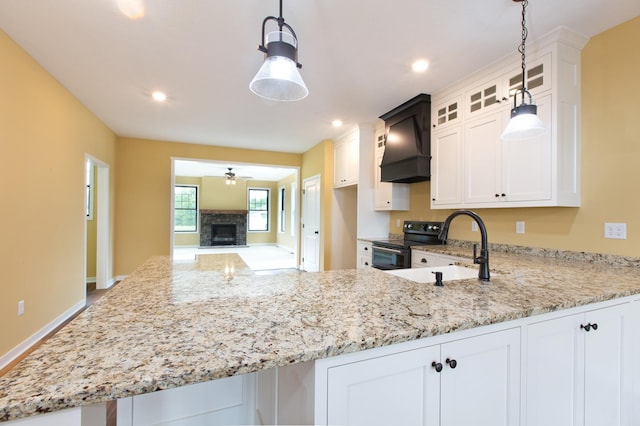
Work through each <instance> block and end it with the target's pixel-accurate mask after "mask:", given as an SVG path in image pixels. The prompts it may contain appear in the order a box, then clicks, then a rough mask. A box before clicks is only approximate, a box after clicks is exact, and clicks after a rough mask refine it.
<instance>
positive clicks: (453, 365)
mask: <svg viewBox="0 0 640 426" xmlns="http://www.w3.org/2000/svg"><path fill="white" fill-rule="evenodd" d="M445 362H446V363H447V365H448V366H449V367H451V368H456V367H457V366H458V361H456V360H455V359H449V358H447V359H446V360H445Z"/></svg>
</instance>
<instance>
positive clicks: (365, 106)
mask: <svg viewBox="0 0 640 426" xmlns="http://www.w3.org/2000/svg"><path fill="white" fill-rule="evenodd" d="M116 1H117V0H55V1H52V0H2V1H0V27H1V28H2V29H3V30H4V31H5V32H7V33H8V34H9V35H10V36H11V37H12V38H13V39H14V40H16V41H17V43H18V44H20V45H21V46H22V47H23V48H24V49H25V50H26V51H27V52H28V53H29V54H30V55H31V56H32V57H33V58H35V59H36V60H37V61H38V62H39V63H40V64H41V65H42V66H43V67H44V68H45V69H46V70H47V71H48V72H49V73H50V74H52V75H53V76H54V77H55V78H56V79H57V80H58V81H60V83H62V84H63V85H64V86H65V87H66V88H67V89H69V90H70V91H71V92H72V93H73V94H74V95H75V96H77V97H78V99H80V101H81V102H82V103H83V104H84V105H86V106H87V108H89V109H90V110H91V111H93V113H95V114H96V115H97V116H98V117H99V118H100V119H101V120H102V121H103V122H104V123H105V124H106V125H107V126H109V127H110V128H111V129H112V130H113V131H114V132H116V133H117V134H118V135H120V136H130V137H139V138H150V139H159V140H171V141H178V142H189V143H199V144H210V145H218V146H234V147H242V148H254V149H265V150H271V151H283V152H295V153H301V152H304V151H306V150H307V149H309V148H310V147H312V146H313V145H315V144H317V143H318V142H319V141H321V140H322V139H325V138H331V137H336V136H338V135H340V134H342V133H344V132H345V128H344V127H343V128H342V129H334V128H332V127H331V125H330V122H331V120H333V119H334V118H341V119H342V120H343V121H344V123H345V126H346V127H347V128H348V127H350V126H353V125H355V124H356V123H358V122H369V123H374V122H375V120H376V118H377V117H378V116H379V115H381V114H383V113H385V112H387V111H389V110H391V109H392V108H394V107H396V106H397V105H399V104H401V103H402V102H404V101H406V100H408V99H410V98H412V97H413V96H415V95H417V94H418V93H434V92H436V91H438V90H439V89H442V88H443V87H445V86H447V85H449V84H451V83H452V82H454V81H456V80H458V79H460V78H461V77H463V76H465V75H468V74H469V73H471V72H472V71H474V70H476V69H478V68H480V67H482V66H484V65H486V64H488V63H489V62H491V61H493V60H495V59H497V58H500V57H502V56H504V55H506V54H509V53H513V52H515V50H516V48H517V45H518V44H519V40H520V13H521V6H520V3H514V2H513V1H512V0H481V1H480V0H457V1H454V0H393V1H381V0H284V13H283V15H284V18H285V20H286V22H287V23H288V24H289V25H291V26H292V27H293V28H294V30H295V31H296V33H297V35H298V39H299V61H300V62H301V63H302V64H303V68H302V70H301V73H302V76H303V78H304V80H305V82H306V83H307V86H308V87H309V91H310V94H309V96H308V98H306V99H304V100H302V101H298V102H293V103H276V102H267V101H264V100H262V99H260V98H258V97H256V96H255V95H253V94H252V93H251V92H250V91H249V88H248V85H249V81H251V79H252V77H253V75H254V74H255V72H256V71H257V70H258V68H259V67H260V65H261V63H262V60H263V55H262V54H261V53H260V52H258V50H257V45H258V44H259V42H260V39H261V25H262V20H263V19H264V18H265V17H266V16H268V15H276V16H277V15H278V1H277V0H143V1H144V5H145V16H144V18H142V19H138V20H130V19H128V18H127V17H125V16H124V15H123V14H122V13H121V12H120V11H119V10H118V7H117V5H116ZM528 14H529V18H528V27H529V40H535V39H537V38H539V37H540V36H542V35H544V34H545V33H547V32H549V31H550V30H552V29H554V28H556V27H557V26H559V25H564V26H567V27H569V28H571V29H573V30H576V31H577V32H579V33H581V34H583V35H586V36H589V37H590V36H593V35H595V34H597V33H600V32H602V31H604V30H606V29H608V28H610V27H612V26H615V25H617V24H619V23H621V22H624V21H627V20H629V19H631V18H633V17H635V16H638V15H640V1H639V0H607V1H603V0H561V1H560V0H531V1H530V3H529V7H528ZM417 58H425V59H428V60H429V61H430V68H429V70H428V71H427V72H426V73H424V74H414V73H412V72H411V71H410V65H411V63H412V61H413V60H415V59H417ZM154 90H163V91H165V92H166V93H167V94H168V97H169V99H168V101H167V102H165V103H164V104H157V103H154V102H153V101H151V100H150V97H149V95H150V93H151V92H152V91H154Z"/></svg>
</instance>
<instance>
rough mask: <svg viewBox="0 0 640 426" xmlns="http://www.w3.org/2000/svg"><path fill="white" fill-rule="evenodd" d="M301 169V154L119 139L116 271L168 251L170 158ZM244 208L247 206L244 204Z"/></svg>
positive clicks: (170, 183) (123, 270) (127, 269)
mask: <svg viewBox="0 0 640 426" xmlns="http://www.w3.org/2000/svg"><path fill="white" fill-rule="evenodd" d="M172 157H176V158H195V159H204V160H218V161H220V160H221V161H228V162H243V163H256V164H271V165H283V166H293V167H300V164H301V161H302V155H300V154H290V153H282V152H272V151H257V150H246V149H237V148H226V147H219V146H208V145H194V144H187V143H175V142H163V141H154V140H145V139H132V138H119V139H118V142H117V161H118V173H117V179H116V185H117V186H118V191H117V193H116V223H117V229H116V246H115V271H116V274H118V275H125V274H128V273H130V272H131V271H133V270H134V269H135V268H136V267H137V266H139V265H140V264H142V263H143V262H144V261H145V260H147V259H148V258H149V257H150V256H153V255H167V254H169V250H170V235H171V232H172V225H171V216H170V215H171V207H172V206H171V185H172V182H171V158H172ZM244 208H246V204H245V207H244Z"/></svg>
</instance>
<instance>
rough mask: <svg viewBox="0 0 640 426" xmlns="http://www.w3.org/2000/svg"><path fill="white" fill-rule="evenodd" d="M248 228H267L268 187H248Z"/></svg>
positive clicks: (253, 229) (251, 229) (261, 229)
mask: <svg viewBox="0 0 640 426" xmlns="http://www.w3.org/2000/svg"><path fill="white" fill-rule="evenodd" d="M248 230H249V231H268V230H269V189H267V188H249V226H248Z"/></svg>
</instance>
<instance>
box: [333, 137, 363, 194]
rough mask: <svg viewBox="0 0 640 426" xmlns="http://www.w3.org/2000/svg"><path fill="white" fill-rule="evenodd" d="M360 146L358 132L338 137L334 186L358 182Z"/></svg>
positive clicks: (335, 149)
mask: <svg viewBox="0 0 640 426" xmlns="http://www.w3.org/2000/svg"><path fill="white" fill-rule="evenodd" d="M359 147H360V142H359V141H358V134H357V132H351V133H349V134H347V135H345V136H344V137H343V138H340V139H338V140H337V141H336V142H335V145H334V146H333V187H334V188H339V187H343V186H351V185H357V184H358V164H359V160H358V158H359V155H360V154H359Z"/></svg>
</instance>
